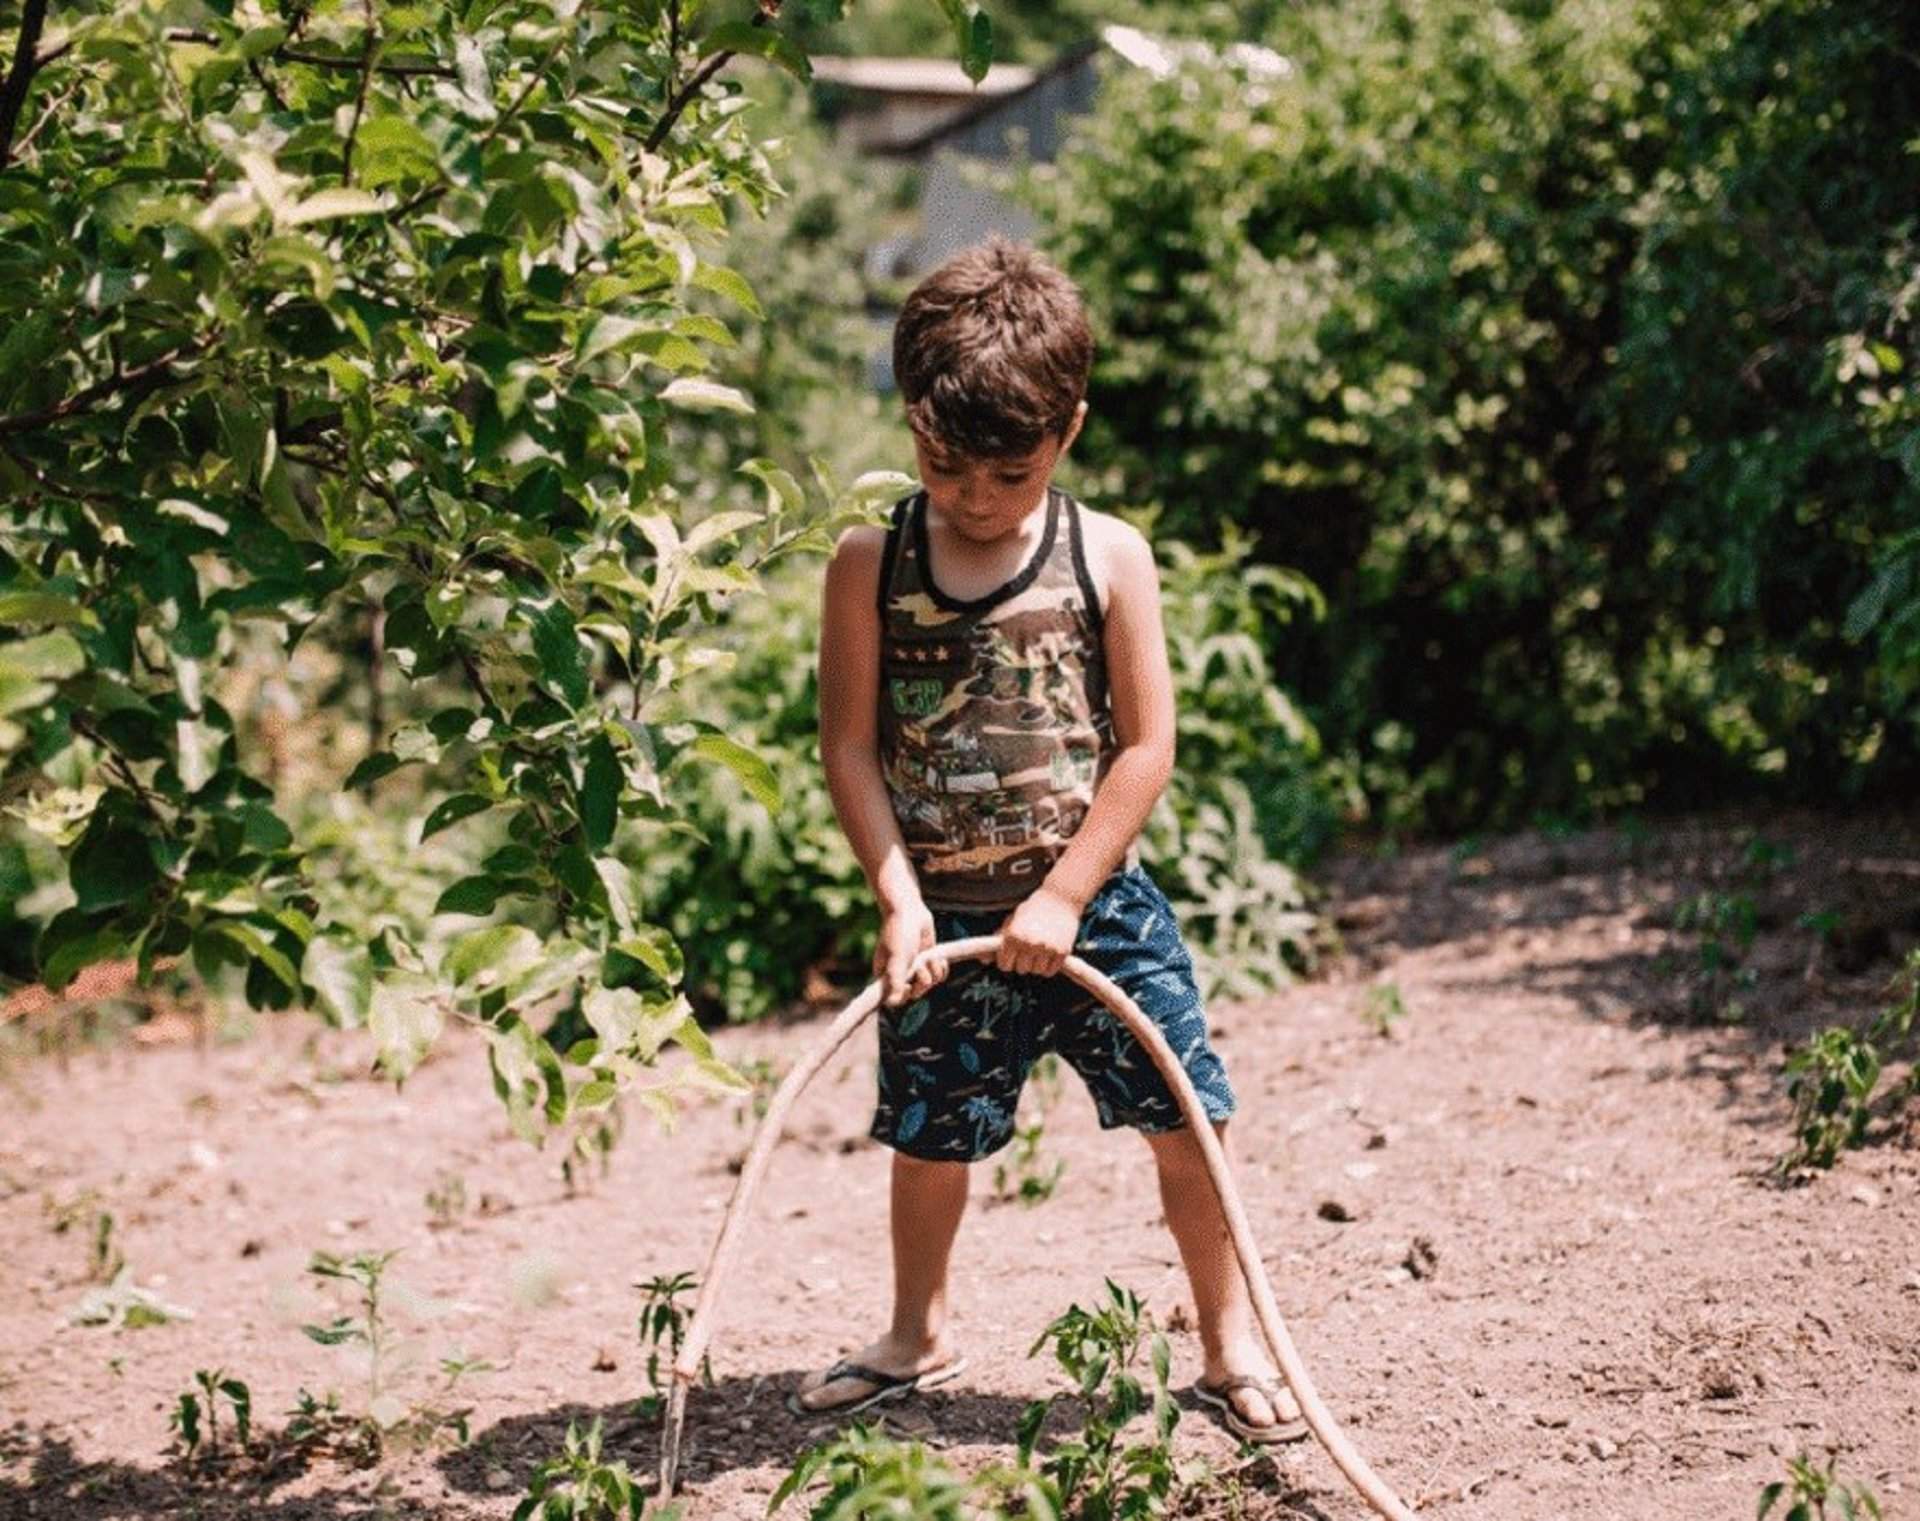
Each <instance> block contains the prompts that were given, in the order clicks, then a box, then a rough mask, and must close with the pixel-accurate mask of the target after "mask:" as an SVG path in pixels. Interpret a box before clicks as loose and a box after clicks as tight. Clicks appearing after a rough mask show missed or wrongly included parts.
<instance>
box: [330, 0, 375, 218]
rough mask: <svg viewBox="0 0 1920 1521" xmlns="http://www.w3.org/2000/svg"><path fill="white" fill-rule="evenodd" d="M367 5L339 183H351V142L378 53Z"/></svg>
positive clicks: (369, 1) (368, 2) (364, 108)
mask: <svg viewBox="0 0 1920 1521" xmlns="http://www.w3.org/2000/svg"><path fill="white" fill-rule="evenodd" d="M366 5H367V45H366V47H365V48H364V49H363V50H362V52H361V54H360V89H359V93H357V94H356V95H355V96H354V97H353V123H352V125H351V126H349V127H348V128H347V144H346V147H345V148H343V149H342V150H341V152H340V183H341V184H343V185H351V184H352V183H353V140H354V139H355V138H356V137H358V136H359V135H360V118H361V117H362V116H364V115H366V112H367V87H368V86H369V85H371V84H372V83H373V60H374V56H375V55H376V54H377V53H378V52H379V51H380V29H379V27H377V26H376V25H375V24H374V19H373V0H366Z"/></svg>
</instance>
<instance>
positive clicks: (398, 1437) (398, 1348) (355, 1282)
mask: <svg viewBox="0 0 1920 1521" xmlns="http://www.w3.org/2000/svg"><path fill="white" fill-rule="evenodd" d="M398 1255H399V1252H398V1250H397V1249H395V1250H391V1251H384V1252H356V1253H355V1254H354V1255H353V1256H351V1257H341V1256H337V1255H336V1254H334V1253H332V1252H315V1253H314V1254H313V1258H312V1261H311V1262H310V1263H309V1264H308V1267H307V1271H308V1272H309V1273H311V1274H313V1275H314V1276H315V1277H317V1278H320V1279H322V1280H323V1281H329V1282H339V1283H344V1284H347V1285H350V1286H351V1288H352V1289H353V1290H354V1291H355V1292H356V1295H357V1300H358V1303H357V1305H356V1312H355V1313H353V1314H347V1315H337V1316H335V1317H334V1318H333V1319H332V1320H331V1321H329V1322H328V1323H327V1324H325V1325H307V1326H302V1327H301V1329H302V1330H303V1331H305V1332H306V1334H307V1335H308V1336H309V1337H311V1338H312V1339H313V1340H314V1341H317V1342H319V1343H320V1344H321V1345H322V1346H326V1347H334V1346H340V1345H343V1344H348V1343H353V1344H358V1345H360V1346H363V1347H364V1348H365V1349H366V1358H367V1405H366V1413H365V1417H364V1419H365V1422H366V1425H367V1428H368V1439H369V1441H370V1443H371V1445H373V1446H374V1447H375V1448H376V1449H381V1448H385V1447H388V1446H392V1447H395V1448H399V1449H408V1448H415V1447H424V1446H428V1445H430V1444H431V1443H432V1442H433V1441H435V1440H436V1439H437V1438H438V1437H439V1436H440V1435H441V1434H442V1433H443V1432H449V1433H451V1434H452V1436H453V1439H454V1440H455V1441H456V1442H457V1443H459V1444H460V1445H462V1446H464V1445H465V1444H466V1442H467V1441H468V1438H469V1433H468V1429H467V1417H468V1416H469V1415H471V1414H472V1413H473V1411H472V1407H471V1406H460V1407H455V1406H453V1405H452V1404H451V1403H449V1402H450V1401H451V1399H452V1398H453V1396H454V1393H455V1389H456V1386H457V1385H458V1384H459V1381H460V1380H461V1379H462V1378H464V1377H466V1376H467V1375H469V1374H472V1373H481V1372H488V1371H491V1370H492V1369H493V1367H494V1365H493V1364H492V1363H490V1362H487V1361H486V1360H485V1359H483V1358H470V1357H467V1356H466V1355H465V1354H464V1353H461V1352H458V1351H456V1352H454V1353H453V1354H452V1355H450V1356H446V1357H443V1358H441V1359H440V1371H441V1375H442V1383H441V1386H440V1388H439V1389H438V1390H437V1391H436V1392H435V1394H434V1395H433V1396H431V1397H429V1398H425V1399H420V1398H411V1399H410V1398H407V1397H405V1396H403V1395H402V1394H401V1393H400V1392H399V1391H398V1390H397V1389H396V1387H394V1386H395V1384H396V1383H397V1381H398V1378H399V1375H400V1374H401V1373H402V1372H403V1371H404V1370H405V1369H406V1368H407V1367H408V1366H409V1365H410V1361H411V1358H410V1353H411V1350H412V1348H411V1344H410V1343H409V1342H408V1341H407V1339H406V1338H404V1337H401V1336H399V1335H398V1334H396V1332H395V1330H394V1328H393V1326H392V1325H391V1324H390V1323H389V1321H388V1318H387V1313H386V1310H385V1309H384V1307H383V1304H382V1296H383V1294H384V1293H385V1292H386V1289H387V1285H386V1275H387V1270H388V1267H389V1264H391V1263H392V1261H393V1259H394V1258H395V1257H396V1256H398ZM304 1392H305V1391H302V1393H303V1394H304ZM309 1398H311V1397H310V1396H309Z"/></svg>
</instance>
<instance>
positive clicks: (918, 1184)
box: [798, 1151, 968, 1409]
mask: <svg viewBox="0 0 1920 1521" xmlns="http://www.w3.org/2000/svg"><path fill="white" fill-rule="evenodd" d="M967 1177H968V1165H967V1164H966V1163H965V1162H929V1161H925V1160H923V1159H921V1158H919V1157H910V1156H908V1155H906V1154H905V1153H904V1152H898V1151H896V1152H895V1153H894V1154H893V1186H892V1203H891V1215H892V1235H893V1324H892V1326H891V1327H890V1328H889V1329H888V1330H887V1332H886V1333H885V1334H884V1335H882V1336H880V1337H878V1338H876V1339H875V1340H873V1341H870V1342H868V1343H867V1345H866V1346H864V1347H862V1348H861V1349H860V1350H859V1351H858V1352H856V1353H854V1354H853V1355H852V1358H851V1361H853V1362H856V1363H863V1364H865V1365H866V1366H867V1367H869V1368H876V1369H878V1370H879V1371H880V1372H882V1373H895V1374H909V1373H924V1372H926V1371H927V1370H928V1369H930V1368H938V1367H942V1366H944V1365H945V1364H946V1363H947V1362H949V1361H950V1360H951V1359H952V1356H953V1349H952V1347H951V1346H950V1345H949V1344H948V1342H947V1337H946V1326H947V1262H948V1259H949V1258H950V1257H951V1255H952V1252H953V1238H954V1235H955V1233H956V1232H957V1231H958V1230H959V1228H960V1217H961V1215H962V1214H963V1213H965V1211H966V1207H967ZM873 1388H874V1386H873V1385H872V1384H870V1383H868V1382H867V1381H866V1380H865V1379H861V1378H837V1379H835V1380H833V1381H832V1382H831V1383H825V1382H823V1381H822V1375H821V1374H820V1373H811V1374H809V1375H808V1376H807V1378H806V1379H805V1381H803V1382H802V1383H801V1385H800V1390H799V1395H798V1398H799V1401H800V1403H801V1404H802V1405H803V1406H806V1407H808V1408H810V1409H811V1408H814V1407H816V1406H823V1405H837V1404H841V1403H843V1402H844V1401H846V1400H849V1399H858V1398H859V1397H860V1396H861V1395H864V1394H871V1393H872V1392H873Z"/></svg>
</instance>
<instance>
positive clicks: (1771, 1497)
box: [1757, 1454, 1880, 1521]
mask: <svg viewBox="0 0 1920 1521" xmlns="http://www.w3.org/2000/svg"><path fill="white" fill-rule="evenodd" d="M1835 1462H1836V1460H1835V1459H1832V1458H1829V1459H1828V1460H1827V1466H1826V1467H1825V1468H1816V1467H1814V1465H1813V1463H1812V1461H1811V1460H1810V1459H1809V1458H1807V1457H1806V1456H1805V1455H1804V1454H1802V1455H1801V1456H1800V1457H1797V1458H1789V1459H1787V1477H1786V1478H1784V1479H1775V1480H1774V1481H1773V1483H1771V1484H1769V1485H1768V1486H1767V1487H1766V1488H1765V1489H1763V1490H1761V1491H1760V1514H1759V1516H1758V1518H1757V1521H1767V1517H1768V1516H1769V1515H1770V1514H1771V1513H1772V1511H1773V1508H1774V1506H1776V1505H1778V1504H1779V1503H1780V1502H1781V1501H1783V1500H1784V1501H1786V1503H1787V1508H1786V1510H1785V1511H1784V1512H1782V1513H1781V1515H1780V1518H1779V1521H1830V1518H1833V1517H1845V1518H1846V1521H1866V1518H1871V1521H1879V1517H1880V1501H1879V1500H1878V1499H1877V1498H1876V1497H1875V1496H1874V1493H1873V1491H1872V1490H1870V1489H1868V1488H1867V1487H1866V1486H1865V1485H1864V1484H1848V1483H1844V1482H1842V1481H1841V1480H1839V1479H1836V1478H1835V1477H1834V1473H1833V1470H1834V1465H1835ZM1828 1506H1832V1507H1833V1508H1832V1510H1829V1509H1828Z"/></svg>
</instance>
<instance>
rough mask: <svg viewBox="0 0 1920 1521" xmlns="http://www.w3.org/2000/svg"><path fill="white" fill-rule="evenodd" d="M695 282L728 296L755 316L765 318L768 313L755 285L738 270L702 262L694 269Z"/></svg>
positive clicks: (718, 293) (702, 287) (719, 294)
mask: <svg viewBox="0 0 1920 1521" xmlns="http://www.w3.org/2000/svg"><path fill="white" fill-rule="evenodd" d="M693 284H695V285H697V286H699V287H700V288H701V289H702V290H709V291H712V292H713V293H714V294H715V295H716V296H724V297H726V299H727V300H729V301H731V302H732V303H733V304H734V305H735V306H738V307H740V308H742V309H743V310H745V311H747V312H750V313H752V315H754V316H755V317H759V318H764V317H765V316H766V315H767V314H766V311H765V310H764V309H763V308H762V307H761V305H760V298H759V297H758V296H756V295H754V293H753V287H752V286H751V285H750V284H748V283H747V278H746V276H745V275H742V274H740V273H739V272H738V271H737V270H731V269H727V268H725V267H724V266H722V265H719V264H708V263H705V262H702V263H700V264H699V265H697V266H696V267H695V269H694V272H693Z"/></svg>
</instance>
